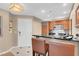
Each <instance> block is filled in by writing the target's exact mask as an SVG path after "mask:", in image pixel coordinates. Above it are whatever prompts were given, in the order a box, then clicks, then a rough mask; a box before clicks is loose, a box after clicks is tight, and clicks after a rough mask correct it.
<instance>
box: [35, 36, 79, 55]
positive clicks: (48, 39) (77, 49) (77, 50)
mask: <svg viewBox="0 0 79 59" xmlns="http://www.w3.org/2000/svg"><path fill="white" fill-rule="evenodd" d="M34 37H35V36H34ZM35 38H40V39H42V40H43V39H44V40H45V42H46V43H47V44H50V43H51V44H52V43H53V42H56V43H63V44H71V45H74V46H75V48H74V50H75V51H74V55H75V56H79V41H78V40H64V39H54V38H51V37H48V36H47V37H45V36H44V37H43V36H39V37H35ZM66 52H67V51H66Z"/></svg>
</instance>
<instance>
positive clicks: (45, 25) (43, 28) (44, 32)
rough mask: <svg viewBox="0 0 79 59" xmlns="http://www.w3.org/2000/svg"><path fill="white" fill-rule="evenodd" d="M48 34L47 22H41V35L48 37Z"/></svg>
mask: <svg viewBox="0 0 79 59" xmlns="http://www.w3.org/2000/svg"><path fill="white" fill-rule="evenodd" d="M48 33H49V23H48V22H42V34H43V35H48Z"/></svg>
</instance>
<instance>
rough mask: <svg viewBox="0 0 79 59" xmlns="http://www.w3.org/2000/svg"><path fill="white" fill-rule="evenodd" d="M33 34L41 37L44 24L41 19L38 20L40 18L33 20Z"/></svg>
mask: <svg viewBox="0 0 79 59" xmlns="http://www.w3.org/2000/svg"><path fill="white" fill-rule="evenodd" d="M32 34H33V35H41V34H42V23H41V21H40V19H38V18H33V22H32Z"/></svg>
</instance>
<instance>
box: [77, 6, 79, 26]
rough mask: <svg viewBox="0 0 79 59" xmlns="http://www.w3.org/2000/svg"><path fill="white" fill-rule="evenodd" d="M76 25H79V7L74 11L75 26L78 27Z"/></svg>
mask: <svg viewBox="0 0 79 59" xmlns="http://www.w3.org/2000/svg"><path fill="white" fill-rule="evenodd" d="M78 24H79V6H78V8H77V9H76V25H78Z"/></svg>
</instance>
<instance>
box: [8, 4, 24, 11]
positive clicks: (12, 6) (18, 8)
mask: <svg viewBox="0 0 79 59" xmlns="http://www.w3.org/2000/svg"><path fill="white" fill-rule="evenodd" d="M23 9H24V8H23V5H22V4H20V3H11V4H10V6H9V10H10V11H11V12H22V11H23Z"/></svg>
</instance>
